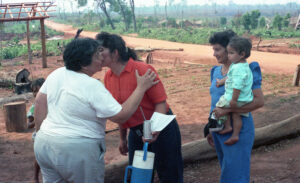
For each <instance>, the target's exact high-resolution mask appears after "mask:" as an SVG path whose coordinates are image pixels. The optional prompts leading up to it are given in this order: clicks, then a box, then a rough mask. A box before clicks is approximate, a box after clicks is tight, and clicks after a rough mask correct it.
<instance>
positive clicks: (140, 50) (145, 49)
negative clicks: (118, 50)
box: [134, 47, 183, 52]
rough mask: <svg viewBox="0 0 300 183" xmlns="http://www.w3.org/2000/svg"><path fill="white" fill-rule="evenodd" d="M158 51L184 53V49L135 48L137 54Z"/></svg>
mask: <svg viewBox="0 0 300 183" xmlns="http://www.w3.org/2000/svg"><path fill="white" fill-rule="evenodd" d="M156 50H162V51H183V48H144V47H136V48H134V51H137V52H152V51H156Z"/></svg>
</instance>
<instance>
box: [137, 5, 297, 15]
mask: <svg viewBox="0 0 300 183" xmlns="http://www.w3.org/2000/svg"><path fill="white" fill-rule="evenodd" d="M167 8H168V16H171V17H174V18H180V17H181V16H182V14H183V16H184V17H185V18H187V17H211V16H225V17H227V16H235V15H237V14H244V13H245V12H249V11H252V10H256V9H259V10H260V12H261V15H262V16H267V17H268V16H274V15H275V14H279V15H285V14H287V13H290V14H291V15H292V16H298V15H299V14H300V4H299V3H287V4H273V5H239V4H234V3H229V4H228V5H219V4H212V5H190V6H187V5H180V4H173V5H171V6H168V7H167ZM154 14H156V15H157V16H163V15H164V14H165V6H153V7H136V15H149V16H150V15H152V16H153V15H154Z"/></svg>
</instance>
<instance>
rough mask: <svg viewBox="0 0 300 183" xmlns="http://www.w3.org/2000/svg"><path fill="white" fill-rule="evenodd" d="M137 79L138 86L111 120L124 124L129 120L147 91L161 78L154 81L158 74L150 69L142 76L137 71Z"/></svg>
mask: <svg viewBox="0 0 300 183" xmlns="http://www.w3.org/2000/svg"><path fill="white" fill-rule="evenodd" d="M135 75H136V79H137V87H136V89H135V90H134V92H133V93H132V94H131V95H130V97H129V98H128V99H127V100H126V101H125V102H124V103H123V104H122V110H121V111H120V112H119V113H118V114H116V115H115V116H112V117H110V118H108V119H109V120H111V121H113V122H115V123H119V124H122V123H124V122H125V121H127V120H128V119H129V118H130V117H131V116H132V114H133V113H134V112H135V111H136V110H137V108H138V106H139V104H140V102H141V101H142V99H143V97H144V94H145V92H146V91H147V90H148V89H149V88H151V87H152V86H153V85H155V84H157V83H158V82H159V80H157V81H154V80H155V78H156V74H155V73H154V72H153V71H151V69H148V70H147V72H146V73H145V74H144V75H143V76H140V75H139V74H138V71H137V70H136V71H135Z"/></svg>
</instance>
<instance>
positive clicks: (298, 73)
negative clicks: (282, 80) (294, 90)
mask: <svg viewBox="0 0 300 183" xmlns="http://www.w3.org/2000/svg"><path fill="white" fill-rule="evenodd" d="M299 80H300V65H297V67H296V71H295V74H294V78H293V86H299Z"/></svg>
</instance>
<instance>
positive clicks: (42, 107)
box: [34, 92, 48, 131]
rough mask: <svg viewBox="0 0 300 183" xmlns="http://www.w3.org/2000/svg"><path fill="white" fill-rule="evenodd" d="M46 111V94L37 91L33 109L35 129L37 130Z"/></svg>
mask: <svg viewBox="0 0 300 183" xmlns="http://www.w3.org/2000/svg"><path fill="white" fill-rule="evenodd" d="M47 113H48V106H47V95H46V94H44V93H40V92H38V94H37V96H36V100H35V110H34V122H35V125H36V131H39V129H40V126H41V124H42V122H43V121H44V119H45V118H46V116H47Z"/></svg>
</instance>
